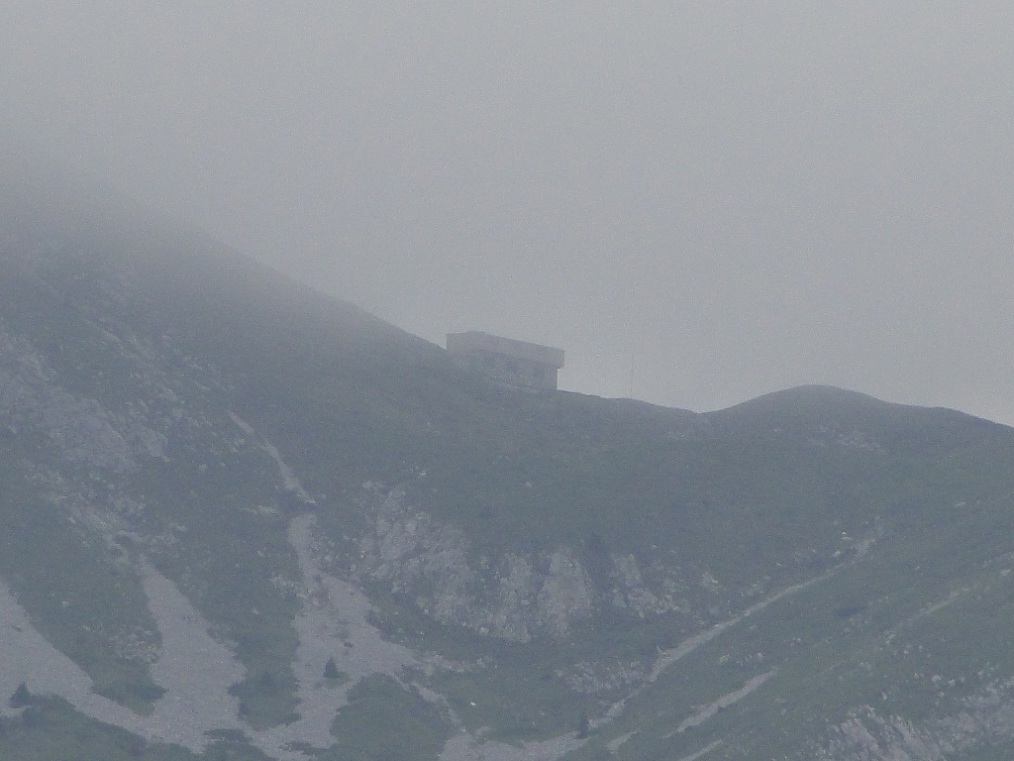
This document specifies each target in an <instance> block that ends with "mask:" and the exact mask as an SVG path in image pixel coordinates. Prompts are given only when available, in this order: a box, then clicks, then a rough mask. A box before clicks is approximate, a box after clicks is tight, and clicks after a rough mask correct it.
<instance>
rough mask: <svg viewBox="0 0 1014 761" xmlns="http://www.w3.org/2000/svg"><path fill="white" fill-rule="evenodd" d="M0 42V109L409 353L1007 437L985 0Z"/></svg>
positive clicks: (258, 13) (1005, 247) (724, 7)
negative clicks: (529, 365) (378, 323)
mask: <svg viewBox="0 0 1014 761" xmlns="http://www.w3.org/2000/svg"><path fill="white" fill-rule="evenodd" d="M0 35H2V36H0V103H2V114H0V115H2V118H3V119H4V120H5V122H7V123H9V124H10V123H13V124H15V125H17V126H19V127H21V128H22V129H28V130H30V131H31V132H32V133H33V134H34V135H36V136H37V137H38V139H39V140H40V141H42V142H43V143H45V144H47V145H49V146H50V147H51V148H53V149H55V150H57V151H59V152H61V153H63V154H64V155H65V156H68V157H70V158H72V159H73V160H75V161H76V162H78V163H80V164H81V165H83V166H84V167H86V168H88V169H91V170H93V171H95V172H97V173H98V174H101V175H103V176H105V177H106V178H108V179H110V180H111V181H112V182H113V183H114V184H116V185H117V186H119V187H120V188H122V189H123V190H126V191H127V192H129V193H131V194H132V195H134V196H137V197H138V198H140V199H142V200H145V201H147V202H148V203H149V204H151V205H153V206H155V207H157V208H159V209H162V210H164V211H167V212H169V213H171V214H174V215H176V216H179V217H181V218H183V219H185V220H187V221H190V222H193V223H196V224H198V225H200V226H201V227H203V228H205V229H207V230H208V231H210V232H211V233H213V234H215V235H216V236H217V237H219V238H220V239H222V240H224V241H225V242H227V243H230V244H232V245H234V246H236V247H237V248H239V249H241V250H244V251H246V252H248V253H250V254H252V255H254V256H256V257H257V258H260V259H262V260H264V261H267V262H269V263H271V264H273V265H274V266H276V267H277V268H279V269H281V270H284V271H285V272H288V273H290V274H292V275H294V276H296V277H298V278H300V279H303V280H305V281H307V282H309V283H311V284H313V285H314V286H315V287H317V288H319V289H321V290H323V291H326V292H328V293H332V294H335V295H337V296H340V297H343V298H347V299H349V300H351V301H354V302H356V303H358V304H359V305H361V306H363V307H365V308H367V309H369V310H370V311H372V312H374V313H376V314H378V315H379V316H381V317H383V318H385V319H387V320H388V321H390V322H393V323H394V324H396V325H398V326H400V327H402V328H404V329H406V330H408V331H411V332H413V333H416V334H418V335H421V336H423V337H424V338H427V339H429V340H432V341H434V342H438V343H443V336H444V334H445V333H446V332H448V331H459V330H468V329H477V330H486V331H488V332H493V333H498V334H503V335H507V336H511V337H515V338H522V339H527V340H531V341H536V342H539V343H546V344H550V345H553V346H558V347H560V348H563V349H565V350H566V352H567V367H566V368H565V369H564V370H563V371H562V372H561V386H562V387H565V388H569V389H573V390H577V391H583V392H587V393H594V394H601V395H604V396H627V395H629V394H630V391H631V383H632V387H633V395H634V396H635V397H637V398H641V399H646V400H648V401H653V402H657V403H662V404H667V405H673V406H678V407H686V408H690V409H695V410H704V409H714V408H719V407H724V406H728V405H730V404H733V403H736V402H739V401H743V400H745V399H748V398H751V397H753V396H757V395H759V394H761V393H764V392H768V391H773V390H776V389H780V388H785V387H789V386H794V385H799V384H805V383H829V384H833V385H837V386H842V387H845V388H851V389H855V390H859V391H864V392H867V393H870V394H873V395H875V396H878V397H880V398H884V399H888V400H892V401H902V402H908V403H914V404H929V405H944V406H949V407H956V408H958V409H962V410H965V411H968V412H972V413H975V414H979V415H982V416H985V417H990V418H992V419H996V420H1002V421H1004V422H1007V423H1014V395H1012V393H1011V392H1012V378H1014V351H1012V350H1011V337H1012V335H1014V309H1012V305H1011V295H1012V293H1014V245H1012V242H1014V241H1012V238H1014V232H1012V229H1014V228H1012V219H1014V217H1012V212H1014V204H1012V196H1014V193H1012V183H1014V161H1012V159H1014V155H1012V154H1014V74H1012V73H1014V4H1010V3H1003V2H971V1H970V2H953V0H947V2H924V1H921V2H884V0H869V1H868V2H866V1H863V2H858V1H857V2H825V1H824V0H819V1H818V0H812V1H811V2H791V1H789V0H777V1H772V2H766V3H761V2H703V1H702V2H693V3H691V2H679V3H677V2H671V1H667V2H662V1H658V2H630V1H629V0H628V1H627V2H623V3H608V4H606V3H598V2H589V1H588V0H580V1H577V0H574V1H563V0H561V1H560V2H545V1H543V2H517V1H513V2H509V3H480V2H474V3H466V2H454V3H449V2H390V3H376V2H367V1H364V2H356V3H352V2H337V0H335V1H330V2H267V1H265V2H232V1H229V0H215V2H207V1H206V0H199V1H193V2H189V1H187V2H184V1H183V0H180V1H178V2H170V1H169V0H166V2H159V3H154V2H140V1H137V2H106V1H104V0H89V2H73V3H70V2H68V3H56V2H45V1H44V0H31V1H30V2H19V1H17V0H4V2H3V3H2V4H0ZM631 370H633V372H631Z"/></svg>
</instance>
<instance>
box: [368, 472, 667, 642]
mask: <svg viewBox="0 0 1014 761" xmlns="http://www.w3.org/2000/svg"><path fill="white" fill-rule="evenodd" d="M362 503H363V506H364V509H365V512H366V514H367V516H368V518H369V530H368V531H367V532H366V534H365V535H363V536H362V537H360V538H359V540H358V542H357V543H356V555H357V556H356V557H355V558H354V559H353V560H352V562H351V563H350V564H349V565H350V567H351V568H352V569H353V576H354V577H355V578H357V579H359V580H361V581H366V580H371V581H383V582H386V583H388V584H390V589H391V592H392V593H394V594H396V595H401V596H405V597H407V598H409V599H411V600H412V601H413V602H414V604H415V605H416V606H417V607H418V608H419V609H420V610H421V611H422V612H423V613H425V614H426V615H428V616H431V617H433V618H434V619H436V620H437V621H440V622H441V623H446V624H455V625H460V626H465V627H467V628H469V629H472V630H473V631H475V632H477V633H479V634H483V635H489V636H492V637H497V638H501V639H505V640H509V641H514V642H527V641H529V640H531V639H532V637H534V636H539V635H550V636H554V637H562V636H565V635H566V634H567V633H568V631H569V630H570V629H571V627H572V626H573V625H574V624H575V623H577V622H579V621H582V620H585V619H588V618H590V617H592V616H593V615H595V613H596V612H597V611H600V610H601V609H602V608H603V607H605V606H608V607H612V608H618V609H622V610H627V611H628V612H632V613H634V614H636V615H638V616H640V617H644V616H645V615H649V614H661V613H666V612H671V611H677V610H680V609H681V606H682V605H685V601H684V600H682V599H679V598H678V594H677V593H678V591H679V589H680V584H679V583H678V581H677V579H676V575H675V573H674V572H673V571H671V570H667V569H659V568H652V569H650V570H651V572H652V574H653V575H654V576H656V577H660V578H661V579H662V581H661V582H660V583H658V584H656V585H655V587H654V588H653V587H652V586H650V585H649V584H648V583H646V582H645V579H644V575H645V573H644V571H643V569H642V567H641V565H640V564H639V563H638V561H637V559H636V558H635V557H634V556H633V555H632V554H625V555H612V556H610V558H609V567H610V571H609V581H610V584H611V587H610V588H608V589H601V588H596V586H595V584H594V583H593V581H592V579H591V577H590V575H589V573H588V571H587V569H586V568H585V567H584V565H583V564H582V562H581V560H580V558H579V553H578V552H577V551H576V550H575V549H574V548H572V547H567V546H558V547H556V548H553V549H550V550H543V551H540V552H533V553H528V554H521V553H516V552H505V553H504V554H503V555H501V556H499V557H497V558H480V559H478V560H476V559H475V553H474V552H473V551H472V545H471V542H470V540H469V538H468V537H467V536H466V535H465V534H464V532H462V531H461V530H459V529H458V528H456V527H455V526H453V525H450V524H447V523H443V522H440V521H438V520H436V519H435V518H433V516H431V515H429V514H428V513H426V512H424V511H421V510H418V509H416V508H414V507H413V506H412V505H411V504H410V503H409V502H408V500H407V498H406V495H405V492H404V491H402V490H401V489H397V488H394V489H387V488H385V487H383V486H381V485H379V484H376V483H367V484H364V489H363V497H362Z"/></svg>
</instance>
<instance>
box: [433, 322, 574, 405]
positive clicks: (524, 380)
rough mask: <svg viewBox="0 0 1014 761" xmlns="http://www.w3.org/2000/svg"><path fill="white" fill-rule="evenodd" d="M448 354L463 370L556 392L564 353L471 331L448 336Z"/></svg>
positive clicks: (520, 386)
mask: <svg viewBox="0 0 1014 761" xmlns="http://www.w3.org/2000/svg"><path fill="white" fill-rule="evenodd" d="M447 352H448V354H450V355H451V357H452V358H453V359H454V361H455V363H456V364H457V365H458V366H459V367H462V368H464V369H466V370H472V371H474V372H478V373H481V374H483V375H485V376H487V377H489V378H492V379H493V380H495V381H498V382H500V383H505V384H507V385H508V386H516V387H519V388H532V389H543V390H548V391H554V390H556V382H557V372H558V371H559V370H560V368H561V367H563V351H562V350H561V349H554V348H552V347H549V346H540V345H539V344H533V343H528V342H527V341H517V340H515V339H513V338H502V337H501V336H491V335H490V334H488V333H482V332H479V331H475V330H470V331H468V332H467V333H448V334H447Z"/></svg>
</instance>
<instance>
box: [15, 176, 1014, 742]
mask: <svg viewBox="0 0 1014 761" xmlns="http://www.w3.org/2000/svg"><path fill="white" fill-rule="evenodd" d="M4 193H5V195H4V198H5V202H4V204H3V205H2V209H0V245H2V247H3V248H2V251H0V463H2V465H0V469H2V470H0V473H2V475H0V507H2V509H0V524H2V525H0V581H2V582H3V584H4V585H5V586H4V587H3V589H4V590H6V594H7V597H5V598H4V605H3V607H2V609H3V611H4V614H3V615H4V616H6V618H4V620H3V622H2V627H0V629H2V632H3V634H0V648H6V649H4V650H3V651H2V652H0V685H3V687H4V689H8V690H9V692H10V694H11V697H12V698H13V696H14V693H15V692H18V693H19V695H20V698H19V700H18V701H16V702H17V703H19V705H17V706H15V705H14V704H12V703H9V704H8V705H7V707H6V708H4V709H3V716H2V717H0V755H3V754H7V755H8V756H9V757H33V758H39V759H47V758H62V757H63V756H64V755H65V754H66V751H67V748H68V744H72V743H75V742H76V743H77V744H78V746H79V748H80V749H81V750H80V753H79V754H82V753H83V754H88V755H86V756H85V757H95V758H100V757H101V758H111V759H117V758H137V757H141V758H174V759H175V758H181V759H182V758H193V757H195V756H197V757H204V758H216V757H233V758H257V759H263V758H276V759H303V758H321V759H346V758H349V759H351V758H379V757H399V758H437V757H439V758H443V759H445V760H446V761H456V760H457V759H480V758H490V759H492V758H502V759H510V758H523V757H537V758H546V759H550V758H552V759H557V758H563V757H567V758H570V759H574V760H575V761H579V760H580V759H604V758H618V759H628V758H629V759H634V758H654V757H666V758H686V757H692V756H694V754H699V755H697V756H696V757H698V758H707V759H709V760H710V759H716V760H717V759H727V760H728V761H733V760H734V759H745V758H792V759H804V758H807V759H808V758H822V759H828V760H829V761H830V760H832V759H844V758H857V757H859V758H870V759H885V761H886V759H889V758H890V759H894V758H904V757H905V756H901V755H899V754H900V753H902V752H904V753H906V754H908V755H907V758H909V759H912V761H922V759H933V761H936V759H937V758H943V757H945V756H946V753H951V755H952V756H954V755H955V754H958V753H960V754H963V755H959V756H955V757H957V758H960V759H961V761H979V759H985V758H988V757H989V755H988V754H989V753H993V752H997V753H999V752H1000V751H999V750H996V749H998V748H1001V749H1002V748H1004V747H1009V744H1010V742H1011V738H1014V699H1011V698H1009V697H1008V695H1009V693H1010V684H1011V683H1014V682H1012V681H1011V680H1012V679H1014V663H1012V662H1011V660H1010V658H1009V656H1008V655H1006V654H1005V652H1004V648H1003V638H1002V636H1001V633H1002V632H1003V631H1005V630H1006V629H1005V627H1006V626H1008V624H1010V623H1012V622H1014V610H1012V609H1011V608H1012V606H1010V604H1009V602H1008V597H1009V583H1008V580H1009V579H1010V577H1011V575H1012V571H1014V560H1012V558H1014V546H1011V538H1010V537H1011V536H1014V534H1012V532H1011V528H1012V516H1011V510H1010V507H1011V504H1012V498H1014V470H1012V467H1011V463H1012V462H1014V431H1012V430H1011V429H1009V428H1007V427H1006V426H1002V425H999V424H995V423H990V422H989V421H984V420H981V419H978V418H973V417H971V416H967V415H964V414H962V413H957V412H954V411H949V410H940V409H926V408H918V407H909V406H905V405H897V404H888V403H886V402H880V401H877V400H874V399H872V397H868V396H866V395H862V394H858V393H856V392H849V391H842V390H839V389H831V388H828V387H814V386H808V387H801V388H797V389H789V390H785V391H781V392H775V393H774V394H768V395H765V396H762V397H759V398H758V399H755V400H750V401H747V402H744V403H742V404H740V405H736V406H734V407H731V408H729V409H727V410H721V411H715V412H705V413H694V412H689V411H685V410H677V409H671V408H664V407H656V406H653V405H647V404H644V403H640V402H635V401H632V400H606V399H600V398H597V397H591V396H585V395H581V394H575V393H570V392H556V393H535V394H533V393H525V392H519V391H514V390H510V389H506V388H502V387H498V386H496V385H493V384H490V383H488V382H487V381H485V380H484V379H483V378H481V377H478V376H474V375H471V374H469V373H467V372H464V371H462V370H460V369H459V368H457V367H455V366H454V364H453V363H452V362H451V361H450V360H449V358H447V356H446V354H445V352H444V351H443V350H442V349H440V348H439V347H436V346H434V345H432V344H429V343H427V342H425V341H423V340H421V339H418V338H415V337H413V336H410V335H409V334H407V333H404V332H403V331H400V330H398V329H397V328H394V327H392V326H389V325H387V324H386V323H383V322H382V321H380V320H378V319H377V318H375V317H372V316H370V315H367V314H366V313H365V312H362V310H359V309H358V308H356V307H352V306H350V305H347V304H343V303H339V302H336V301H334V300H332V299H329V298H328V297H326V296H323V295H321V294H317V293H315V292H312V291H311V290H310V289H307V288H305V287H303V286H299V285H296V284H293V283H292V282H291V281H288V280H286V279H284V278H282V277H280V276H276V275H275V274H273V273H272V272H270V271H269V270H267V269H265V268H264V267H262V266H260V265H255V264H251V263H249V262H247V260H245V259H244V258H243V257H242V256H240V255H239V254H237V253H236V252H232V251H229V250H227V249H225V248H224V247H221V246H220V245H219V244H215V243H209V242H208V241H207V240H205V239H202V238H201V237H200V236H196V237H195V236H193V235H191V234H190V233H182V234H177V233H176V232H174V231H173V229H172V228H171V227H167V226H166V225H164V224H163V223H159V224H148V223H146V222H144V221H137V220H134V221H131V219H130V218H129V216H130V214H131V213H133V212H122V213H123V214H124V215H126V216H127V217H128V219H127V221H126V222H125V223H123V224H121V221H120V220H117V219H112V221H110V219H109V217H108V215H106V216H103V214H101V213H99V214H98V215H97V216H89V214H91V213H94V209H95V205H94V204H93V203H92V202H91V201H88V202H82V204H81V206H80V207H79V208H78V210H77V211H75V212H74V214H71V215H69V216H68V217H64V218H60V215H59V208H58V207H55V206H47V205H46V204H45V203H43V204H42V205H41V206H40V205H35V206H33V205H32V203H33V202H30V200H29V201H26V200H24V199H23V198H21V196H20V195H19V193H18V189H17V185H16V184H12V183H9V182H8V183H7V190H5V191H4ZM42 195H43V196H45V194H44V193H43V194H42ZM71 200H74V199H71ZM101 205H102V204H101V203H99V204H98V206H99V207H101ZM113 205H114V206H115V203H114V204H113ZM29 207H31V208H29ZM88 209H92V210H93V211H92V212H89V211H88ZM125 230H126V232H125ZM973 616H974V617H976V618H978V619H981V620H982V621H984V622H987V624H988V625H987V626H986V627H985V628H984V630H983V632H982V633H979V634H972V633H968V632H966V631H964V627H965V623H966V622H967V621H968V620H969V619H970V617H973ZM19 648H20V649H19ZM26 648H27V649H26ZM188 648H195V649H193V650H192V652H193V653H195V654H196V653H204V654H205V655H206V657H207V660H206V661H200V660H199V658H196V657H195V660H194V662H193V663H192V664H188V657H187V655H186V653H187V652H188ZM33 653H34V655H32V654H33ZM39 653H43V655H44V656H45V657H43V658H42V661H41V662H49V663H51V664H62V665H59V668H57V667H56V666H53V667H52V668H53V669H55V671H46V670H45V668H44V667H42V666H32V665H31V664H34V663H38V662H40V661H38V658H37V656H38V654H39ZM202 657H204V656H202ZM328 663H333V664H334V667H333V669H330V671H331V672H332V676H325V670H326V667H327V664H328ZM12 664H14V665H12ZM198 664H200V665H198ZM190 666H193V667H194V668H189V667H190ZM195 668H196V669H197V670H196V671H195ZM54 674H55V675H54ZM334 674H337V675H336V676H335V675H334ZM201 675H204V676H205V677H206V679H205V680H203V681H202V680H201V679H200V676H201ZM195 679H196V680H197V681H196V682H195V681H194V680H195ZM21 683H24V684H25V690H26V691H27V693H28V697H27V698H26V696H25V693H24V692H22V691H21V690H20V685H21ZM188 685H189V686H188ZM16 688H17V689H16ZM188 691H189V692H190V695H189V702H190V703H191V704H192V705H193V706H194V710H195V711H196V714H190V715H189V718H184V715H183V714H179V715H178V718H177V719H176V720H173V719H171V718H170V719H166V718H165V717H171V716H172V715H173V714H172V713H171V711H170V707H172V706H175V708H173V709H172V710H184V707H185V706H186V705H187V703H188V696H187V692H188ZM47 695H48V696H51V697H47ZM990 696H993V697H990ZM990 701H992V702H990ZM976 706H978V708H976ZM962 712H964V714H967V715H969V716H971V717H973V718H972V719H970V722H971V725H974V726H975V727H978V729H977V730H976V731H975V732H971V730H967V731H966V730H961V729H960V727H959V724H958V723H956V722H957V719H956V718H955V717H958V716H961V715H964V714H962ZM167 722H168V723H167ZM970 732H971V733H970ZM864 733H865V734H864ZM931 735H932V736H933V737H934V738H935V739H934V741H933V742H930V741H929V740H927V739H926V738H927V737H929V736H931ZM75 737H76V738H78V740H73V739H71V738H75ZM913 738H917V739H919V742H918V743H917V742H916V741H915V740H914V739H913ZM919 743H921V745H920V744H919ZM934 743H935V744H934ZM948 743H949V745H948ZM945 746H946V747H950V748H952V749H953V750H951V751H946V750H941V748H945ZM857 748H860V749H861V751H860V750H857ZM857 753H865V754H866V755H865V756H863V755H856V754H857ZM229 754H231V756H229ZM892 754H893V755H892ZM934 754H936V755H934ZM941 754H945V755H941Z"/></svg>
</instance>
